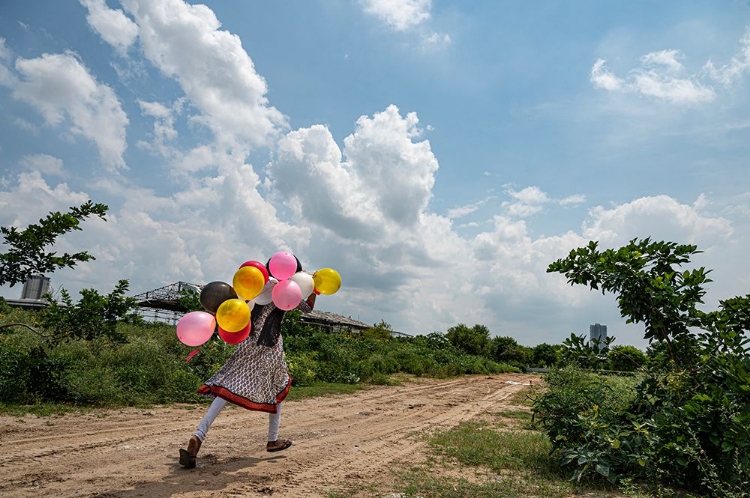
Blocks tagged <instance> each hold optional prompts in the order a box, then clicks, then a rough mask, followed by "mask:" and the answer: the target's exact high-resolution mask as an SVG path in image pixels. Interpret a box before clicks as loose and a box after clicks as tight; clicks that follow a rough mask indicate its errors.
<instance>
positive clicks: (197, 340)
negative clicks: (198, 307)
mask: <svg viewBox="0 0 750 498" xmlns="http://www.w3.org/2000/svg"><path fill="white" fill-rule="evenodd" d="M215 327H216V319H215V318H214V316H213V315H212V314H211V313H206V312H205V311H192V312H190V313H188V314H186V315H184V316H183V317H182V318H180V321H178V322H177V338H178V339H179V340H180V342H181V343H183V344H185V345H186V346H200V345H201V344H204V343H205V342H206V341H208V340H209V339H210V338H211V336H212V335H213V333H214V328H215Z"/></svg>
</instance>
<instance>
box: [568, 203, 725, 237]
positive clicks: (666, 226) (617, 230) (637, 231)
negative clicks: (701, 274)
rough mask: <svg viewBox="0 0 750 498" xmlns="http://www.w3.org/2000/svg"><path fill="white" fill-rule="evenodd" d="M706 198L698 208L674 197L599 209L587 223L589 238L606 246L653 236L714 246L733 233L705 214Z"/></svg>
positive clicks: (597, 208) (717, 220) (713, 217)
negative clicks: (680, 201) (682, 202)
mask: <svg viewBox="0 0 750 498" xmlns="http://www.w3.org/2000/svg"><path fill="white" fill-rule="evenodd" d="M705 203H706V201H705V196H701V197H699V198H698V199H697V200H696V202H695V204H694V205H687V204H681V203H679V202H678V201H676V200H675V199H673V198H672V197H669V196H666V195H658V196H652V197H642V198H640V199H636V200H634V201H632V202H629V203H627V204H622V205H620V206H617V207H615V208H610V209H607V208H604V207H601V206H598V207H595V208H593V209H591V210H590V211H589V215H588V219H587V220H586V221H585V222H584V224H583V227H582V228H583V235H584V237H586V238H587V239H591V240H600V241H602V243H603V244H606V245H621V244H624V243H627V241H628V240H630V239H632V238H635V237H640V238H643V237H652V238H653V239H658V240H671V241H678V242H683V243H694V244H697V245H698V246H699V247H704V248H705V247H713V246H715V245H717V244H720V243H722V241H724V242H725V241H727V240H729V239H730V237H731V236H732V234H733V228H732V225H731V223H730V222H729V220H727V219H725V218H722V217H716V216H710V215H706V214H703V208H704V207H705Z"/></svg>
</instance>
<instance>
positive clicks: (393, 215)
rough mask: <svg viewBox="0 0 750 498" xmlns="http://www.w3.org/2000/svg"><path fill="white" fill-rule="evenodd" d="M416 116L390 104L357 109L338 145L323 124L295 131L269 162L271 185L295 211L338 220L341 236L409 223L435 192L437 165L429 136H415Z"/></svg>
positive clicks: (327, 222)
mask: <svg viewBox="0 0 750 498" xmlns="http://www.w3.org/2000/svg"><path fill="white" fill-rule="evenodd" d="M418 122H419V120H418V118H417V115H416V114H415V113H408V114H407V115H406V116H401V114H400V113H399V110H398V108H397V107H396V106H393V105H391V106H388V108H387V109H386V110H385V111H383V112H380V113H376V114H375V115H374V116H373V117H369V116H362V117H360V118H359V119H358V120H357V127H356V130H355V132H354V133H353V134H351V135H349V136H348V137H346V138H345V139H344V150H343V151H341V150H340V149H339V147H338V145H337V144H336V142H335V140H334V139H333V137H332V135H331V133H330V132H329V131H328V130H327V129H326V128H325V127H323V126H321V125H317V126H313V127H310V128H304V129H300V130H296V131H293V132H291V133H289V134H288V135H287V136H286V137H284V138H283V139H282V140H281V141H280V142H279V152H278V161H276V162H275V163H273V164H271V165H270V166H269V170H268V172H269V177H270V178H271V180H272V185H273V187H274V189H275V190H276V191H278V192H284V201H285V202H286V203H287V204H288V205H289V206H290V207H291V208H292V209H293V210H294V212H295V213H296V214H297V215H298V216H300V217H301V218H302V217H303V216H304V217H305V218H307V219H309V220H310V221H314V222H316V223H318V224H320V225H321V226H334V227H339V228H338V229H339V230H340V231H341V233H340V235H341V236H342V237H346V236H348V235H350V234H351V232H352V231H353V232H355V233H357V234H358V235H359V236H363V237H379V236H381V235H382V234H383V233H384V231H390V232H397V231H399V230H402V229H404V228H407V227H409V226H413V225H414V224H416V223H417V222H418V221H419V217H420V215H421V214H422V213H423V212H424V210H425V209H426V207H427V204H428V203H429V200H430V198H431V197H432V186H433V185H434V183H435V176H434V175H435V172H436V171H437V168H438V163H437V159H436V158H435V156H434V154H433V153H432V150H431V149H430V144H429V142H428V141H427V140H423V141H416V140H418V139H419V137H420V135H421V133H422V131H421V129H420V128H419V127H418V126H417V125H418ZM332 218H335V219H332ZM334 221H335V222H334Z"/></svg>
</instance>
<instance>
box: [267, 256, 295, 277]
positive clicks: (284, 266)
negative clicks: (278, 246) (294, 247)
mask: <svg viewBox="0 0 750 498" xmlns="http://www.w3.org/2000/svg"><path fill="white" fill-rule="evenodd" d="M268 269H269V270H270V271H271V274H272V275H273V276H274V277H276V278H277V279H279V280H286V279H287V278H289V277H291V276H292V275H294V274H295V273H296V272H297V258H295V257H294V254H292V253H290V252H284V251H279V252H277V253H276V254H274V255H273V256H271V259H270V260H269V261H268Z"/></svg>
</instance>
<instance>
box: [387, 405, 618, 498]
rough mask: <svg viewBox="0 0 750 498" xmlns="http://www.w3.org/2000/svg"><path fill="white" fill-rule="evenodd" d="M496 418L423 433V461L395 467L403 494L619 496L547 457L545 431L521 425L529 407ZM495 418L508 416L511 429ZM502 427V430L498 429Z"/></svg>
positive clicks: (526, 497)
mask: <svg viewBox="0 0 750 498" xmlns="http://www.w3.org/2000/svg"><path fill="white" fill-rule="evenodd" d="M488 415H491V417H490V418H491V419H493V420H495V421H494V422H488V421H479V422H476V421H471V422H463V423H461V424H459V425H458V426H456V427H453V428H451V429H447V430H441V431H438V432H436V433H433V434H429V435H426V436H424V437H425V438H426V441H427V444H428V446H429V448H430V450H431V456H430V457H429V458H428V460H427V461H426V462H423V463H418V464H416V465H414V466H412V467H411V468H408V469H406V468H404V469H400V470H397V471H395V476H396V484H395V489H394V490H393V491H395V492H396V493H401V496H404V497H407V496H409V497H417V496H419V497H424V498H427V497H449V498H450V497H466V496H471V497H478V498H482V497H488V498H489V497H497V498H529V497H540V498H541V497H545V498H567V497H570V496H571V495H573V494H579V493H580V494H583V495H588V496H597V497H615V496H617V497H622V496H624V495H623V494H621V493H619V492H618V491H617V490H615V489H606V488H602V487H587V486H588V485H576V484H574V483H572V482H571V481H569V480H568V476H566V475H565V474H564V473H562V472H561V471H560V469H559V467H557V466H556V464H555V462H554V461H553V460H552V458H551V457H550V456H549V451H550V449H551V444H550V442H549V440H548V439H547V437H546V435H544V434H543V433H541V432H539V431H535V430H524V429H522V427H523V426H524V425H525V424H526V423H527V420H528V416H529V415H528V412H523V411H520V410H519V411H509V412H495V413H491V414H488ZM499 419H503V420H504V421H507V420H508V419H510V421H511V428H510V430H508V429H505V428H504V427H505V426H506V425H507V424H505V423H498V422H499ZM500 427H503V429H502V430H499V429H500Z"/></svg>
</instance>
